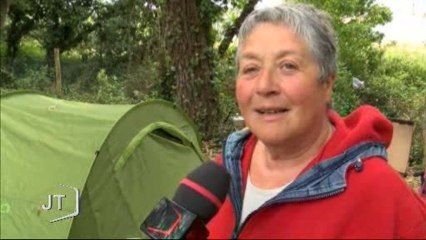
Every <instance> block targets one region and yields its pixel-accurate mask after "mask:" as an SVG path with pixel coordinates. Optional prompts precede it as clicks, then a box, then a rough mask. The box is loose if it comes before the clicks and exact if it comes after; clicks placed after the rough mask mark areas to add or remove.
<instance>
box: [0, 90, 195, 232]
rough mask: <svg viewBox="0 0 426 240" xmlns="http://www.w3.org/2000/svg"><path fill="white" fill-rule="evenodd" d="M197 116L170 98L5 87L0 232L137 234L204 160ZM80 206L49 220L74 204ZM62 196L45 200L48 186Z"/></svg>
mask: <svg viewBox="0 0 426 240" xmlns="http://www.w3.org/2000/svg"><path fill="white" fill-rule="evenodd" d="M201 162H202V154H201V151H200V142H199V137H198V134H197V132H196V131H195V130H194V125H193V124H192V122H191V121H190V119H188V117H187V116H186V115H184V114H183V113H182V112H181V111H180V110H179V109H177V108H176V106H175V105H173V104H171V103H168V102H165V101H149V102H144V103H140V104H138V105H99V104H87V103H80V102H71V101H65V100H60V99H55V98H50V97H46V96H43V95H39V94H36V93H28V92H20V93H11V94H7V95H3V96H1V238H67V237H71V238H79V237H84V238H89V237H90V238H138V237H141V236H142V235H141V232H140V230H139V225H140V224H141V222H142V221H143V219H144V218H145V217H146V216H147V214H148V213H149V211H150V210H151V209H152V208H153V206H154V205H155V204H156V202H157V201H158V200H159V199H160V198H161V197H164V196H167V197H171V196H172V195H173V193H174V191H175V188H176V187H177V185H178V182H179V180H180V179H181V178H183V177H184V176H185V175H186V174H187V173H188V172H189V171H190V170H192V169H193V168H195V167H196V166H198V165H200V164H201ZM72 188H76V189H78V190H80V196H81V197H80V201H79V208H80V214H79V215H78V216H76V217H74V218H69V219H65V220H62V221H57V222H54V223H51V222H50V221H51V220H53V219H56V218H58V217H61V216H65V215H68V214H71V213H73V212H74V211H75V207H76V203H77V202H76V200H75V195H76V193H75V192H74V190H73V189H72ZM55 194H56V195H66V196H65V198H62V210H59V209H58V204H59V202H57V199H58V197H56V198H53V200H54V201H53V202H52V205H53V206H52V208H51V209H50V210H44V209H43V208H42V205H45V206H47V205H48V204H47V202H48V196H49V195H55Z"/></svg>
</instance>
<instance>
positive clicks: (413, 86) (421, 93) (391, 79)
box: [361, 46, 426, 164]
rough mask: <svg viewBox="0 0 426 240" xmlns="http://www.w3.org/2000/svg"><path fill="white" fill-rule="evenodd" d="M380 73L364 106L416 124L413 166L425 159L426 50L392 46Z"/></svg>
mask: <svg viewBox="0 0 426 240" xmlns="http://www.w3.org/2000/svg"><path fill="white" fill-rule="evenodd" d="M385 49H386V53H385V56H384V58H383V62H382V64H380V66H379V68H378V69H377V71H376V73H375V74H374V76H373V77H372V79H371V81H369V82H368V83H367V87H366V89H365V91H364V92H363V94H362V96H361V99H362V102H363V103H367V104H371V105H374V106H376V107H378V108H379V109H380V110H381V111H382V112H383V113H384V114H386V115H387V117H389V118H391V119H400V120H410V121H413V122H414V127H415V129H414V136H413V143H412V148H411V154H410V161H411V163H412V164H421V161H422V158H423V152H424V149H423V141H424V140H423V138H422V131H423V130H425V129H426V116H425V111H426V109H425V107H426V106H425V105H424V104H425V103H424V101H425V97H426V78H425V76H426V47H425V46H423V47H420V46H418V47H416V48H414V49H411V50H408V49H405V48H403V47H398V46H393V47H392V46H388V47H386V48H385Z"/></svg>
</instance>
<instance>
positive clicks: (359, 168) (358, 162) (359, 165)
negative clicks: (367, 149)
mask: <svg viewBox="0 0 426 240" xmlns="http://www.w3.org/2000/svg"><path fill="white" fill-rule="evenodd" d="M354 167H355V171H357V172H361V171H362V167H363V166H362V160H361V158H358V159H357V160H356V161H355V163H354Z"/></svg>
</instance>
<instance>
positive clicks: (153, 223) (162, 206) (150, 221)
mask: <svg viewBox="0 0 426 240" xmlns="http://www.w3.org/2000/svg"><path fill="white" fill-rule="evenodd" d="M194 226H197V228H199V229H194ZM202 228H204V225H203V224H202V221H201V220H200V219H198V217H197V216H196V215H195V214H194V213H191V212H190V211H188V210H186V209H185V208H183V207H181V206H180V205H179V204H177V203H176V202H174V201H171V200H169V199H167V198H163V199H161V200H160V202H159V203H158V204H157V206H156V207H155V208H154V209H153V210H152V211H151V213H150V214H149V215H148V217H147V218H146V219H145V221H144V222H143V223H142V225H141V226H140V230H142V231H143V232H144V233H145V234H146V235H147V236H148V237H149V238H151V239H183V238H186V235H187V234H188V232H189V231H190V230H191V231H198V232H201V233H202V232H203V229H202ZM198 237H202V236H198ZM205 237H207V236H205Z"/></svg>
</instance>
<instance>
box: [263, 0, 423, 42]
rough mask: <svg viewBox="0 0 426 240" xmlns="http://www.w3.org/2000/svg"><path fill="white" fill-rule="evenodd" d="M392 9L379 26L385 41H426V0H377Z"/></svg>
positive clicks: (274, 0)
mask: <svg viewBox="0 0 426 240" xmlns="http://www.w3.org/2000/svg"><path fill="white" fill-rule="evenodd" d="M280 2H282V0H262V1H261V2H260V3H259V4H258V5H257V6H256V7H265V6H273V5H278V4H279V3H280ZM376 3H378V4H381V5H384V6H386V7H388V8H390V10H391V11H392V14H393V15H392V21H391V22H390V23H387V24H386V25H383V26H378V27H377V28H376V30H377V31H380V32H382V33H384V34H385V37H384V39H383V42H384V43H386V42H390V41H396V42H398V43H402V44H415V45H417V44H424V43H426V0H376Z"/></svg>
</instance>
